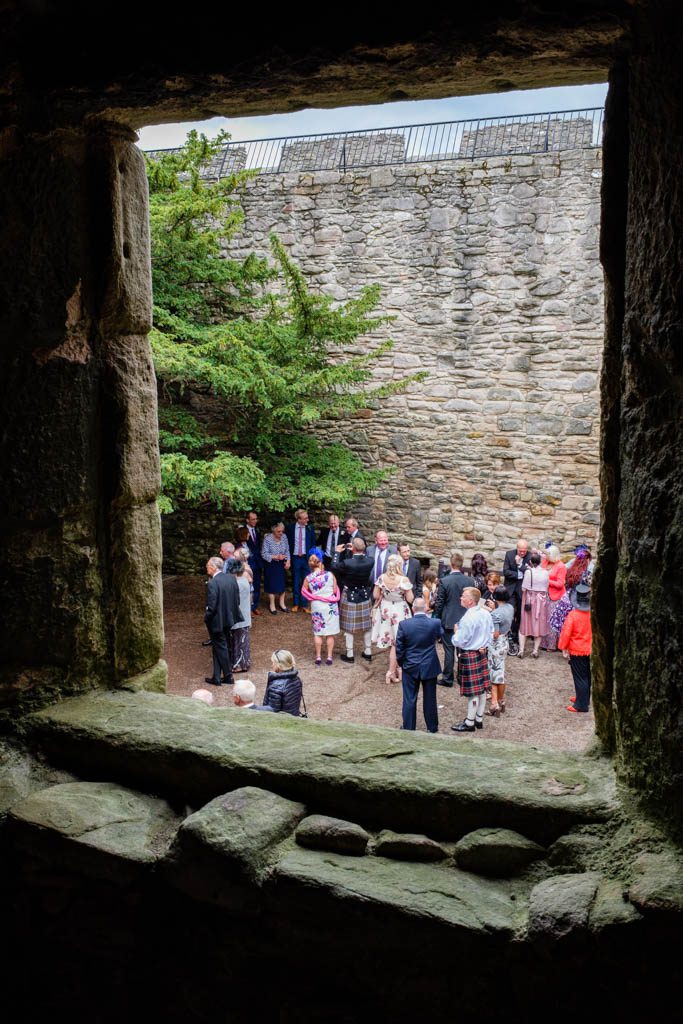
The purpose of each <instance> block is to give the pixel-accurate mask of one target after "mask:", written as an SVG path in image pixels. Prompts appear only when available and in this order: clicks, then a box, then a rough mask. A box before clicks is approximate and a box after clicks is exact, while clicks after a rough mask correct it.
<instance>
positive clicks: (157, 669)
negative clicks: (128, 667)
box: [121, 659, 168, 693]
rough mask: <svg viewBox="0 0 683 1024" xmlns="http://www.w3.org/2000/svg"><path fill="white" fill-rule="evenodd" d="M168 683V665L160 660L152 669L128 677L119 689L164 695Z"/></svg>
mask: <svg viewBox="0 0 683 1024" xmlns="http://www.w3.org/2000/svg"><path fill="white" fill-rule="evenodd" d="M167 682H168V665H167V664H166V662H165V661H164V660H163V659H161V660H159V661H158V662H157V663H156V665H153V666H152V668H149V669H147V670H146V671H145V672H140V673H139V674H138V675H136V676H130V678H129V679H126V681H125V683H123V685H122V687H121V689H123V690H132V691H133V692H134V693H137V692H138V691H139V690H148V691H150V692H151V693H165V692H166V683H167Z"/></svg>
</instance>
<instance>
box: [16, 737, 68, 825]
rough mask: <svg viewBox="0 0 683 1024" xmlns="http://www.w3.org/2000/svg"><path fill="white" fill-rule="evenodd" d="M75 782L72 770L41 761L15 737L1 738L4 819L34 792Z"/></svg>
mask: <svg viewBox="0 0 683 1024" xmlns="http://www.w3.org/2000/svg"><path fill="white" fill-rule="evenodd" d="M74 781H76V780H75V779H74V777H73V776H72V775H69V774H68V772H62V771H59V770H57V769H54V768H51V767H50V766H49V765H46V764H43V763H41V762H39V761H37V760H36V758H35V757H33V756H32V755H31V754H29V753H28V752H27V751H26V750H24V749H22V747H20V746H18V745H17V744H16V743H15V742H13V741H11V740H8V739H4V738H3V739H0V819H2V818H3V817H4V815H5V814H6V813H7V811H8V810H9V809H10V808H11V807H13V806H14V804H18V803H20V802H21V801H22V800H24V799H25V798H26V797H27V796H29V794H30V793H33V792H35V791H36V790H42V789H45V788H46V787H47V786H54V785H56V784H57V783H60V782H74Z"/></svg>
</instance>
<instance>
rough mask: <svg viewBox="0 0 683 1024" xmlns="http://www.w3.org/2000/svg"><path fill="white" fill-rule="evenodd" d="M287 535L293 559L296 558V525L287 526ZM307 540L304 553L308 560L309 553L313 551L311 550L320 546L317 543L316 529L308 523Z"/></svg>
mask: <svg viewBox="0 0 683 1024" xmlns="http://www.w3.org/2000/svg"><path fill="white" fill-rule="evenodd" d="M285 533H286V534H287V540H288V541H289V554H290V556H291V557H292V558H294V541H295V538H296V523H290V524H289V525H288V526H285ZM305 538H306V550H305V552H304V555H305V557H306V558H308V552H309V551H310V550H311V548H315V547H317V546H318V545H317V544H316V542H315V527H314V526H313V525H312V524H311V523H308V525H307V526H306V533H305Z"/></svg>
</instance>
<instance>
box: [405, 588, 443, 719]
mask: <svg viewBox="0 0 683 1024" xmlns="http://www.w3.org/2000/svg"><path fill="white" fill-rule="evenodd" d="M442 632H443V627H442V625H441V622H440V620H439V619H433V618H431V617H430V616H428V615H427V606H426V604H425V602H424V599H423V598H421V597H416V598H415V600H414V601H413V617H412V619H404V620H403V622H400V623H399V626H398V632H397V633H396V660H397V662H398V663H399V665H400V666H401V668H402V670H403V728H404V729H410V730H412V731H414V730H415V726H416V724H417V695H418V693H419V691H420V683H422V712H423V714H424V716H425V723H426V725H427V729H428V731H429V732H438V731H439V713H438V711H437V706H436V677H437V676H438V674H439V672H440V671H441V665H440V663H439V656H438V654H437V653H436V643H437V640H440V639H441V636H442Z"/></svg>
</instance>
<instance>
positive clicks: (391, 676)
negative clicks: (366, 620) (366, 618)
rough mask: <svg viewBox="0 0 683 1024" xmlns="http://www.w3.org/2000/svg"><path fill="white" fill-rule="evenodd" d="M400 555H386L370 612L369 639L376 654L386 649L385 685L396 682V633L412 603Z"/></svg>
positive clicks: (408, 582) (398, 680)
mask: <svg viewBox="0 0 683 1024" xmlns="http://www.w3.org/2000/svg"><path fill="white" fill-rule="evenodd" d="M402 569H403V562H402V560H401V557H400V555H389V557H388V558H387V564H386V569H385V571H384V572H383V573H382V575H381V576H380V577H379V579H378V580H377V581H376V583H375V586H374V589H373V591H372V596H373V598H374V600H375V606H374V608H373V612H372V640H373V643H375V644H377V647H378V649H379V650H380V651H384V650H386V649H387V647H388V648H389V671H388V672H387V674H386V680H387V682H388V683H400V682H401V679H400V677H399V675H398V662H397V661H396V648H395V643H396V633H397V632H398V626H399V623H400V622H403V620H404V619H409V618H410V605H411V604H412V603H413V596H414V595H413V589H412V586H411V583H410V580H409V579H408V577H407V576H404V575H403V572H402Z"/></svg>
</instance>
